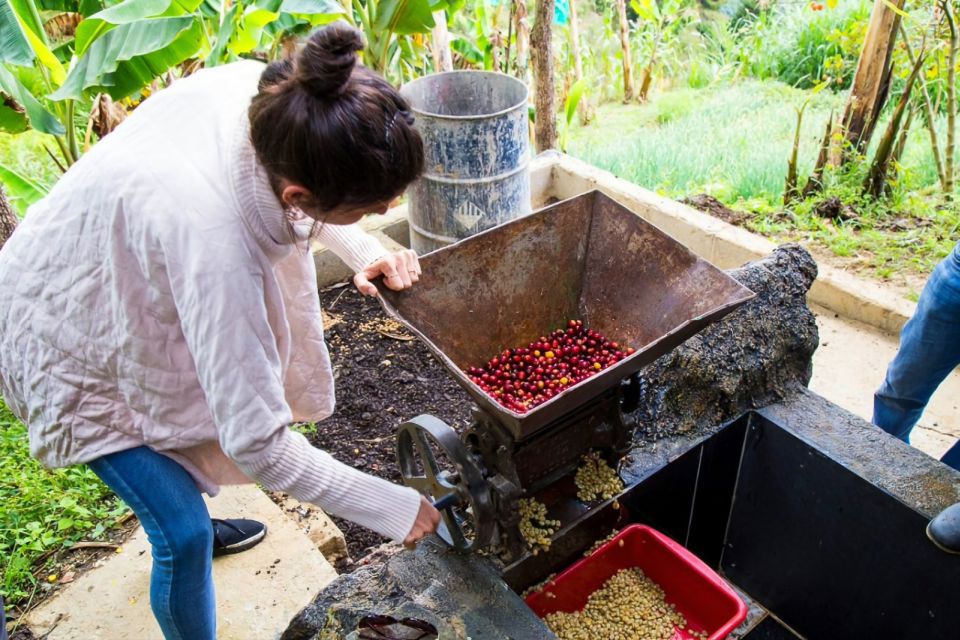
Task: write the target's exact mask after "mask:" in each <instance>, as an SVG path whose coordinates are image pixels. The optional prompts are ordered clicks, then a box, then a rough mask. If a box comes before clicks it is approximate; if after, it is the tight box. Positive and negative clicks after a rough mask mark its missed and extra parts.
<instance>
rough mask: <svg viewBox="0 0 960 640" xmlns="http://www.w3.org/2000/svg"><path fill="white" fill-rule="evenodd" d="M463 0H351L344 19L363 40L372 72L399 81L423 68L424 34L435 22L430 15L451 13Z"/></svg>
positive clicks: (424, 62) (424, 64)
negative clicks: (359, 33) (361, 32)
mask: <svg viewBox="0 0 960 640" xmlns="http://www.w3.org/2000/svg"><path fill="white" fill-rule="evenodd" d="M463 4H464V0H351V12H350V13H348V19H349V20H350V21H351V22H352V24H354V25H355V26H357V27H358V28H360V29H361V30H362V31H363V33H364V36H365V37H366V40H367V48H366V49H365V50H364V52H363V61H364V63H365V64H366V65H367V66H368V67H370V68H372V69H374V70H375V71H377V72H379V73H381V74H383V75H385V76H388V77H392V78H393V79H394V80H403V79H404V78H405V77H409V76H410V75H411V72H412V71H413V70H414V69H417V68H419V69H423V68H425V67H426V60H427V58H428V57H429V55H428V53H429V52H428V50H427V47H426V46H425V43H424V35H425V34H428V33H430V30H431V29H433V27H434V26H435V25H436V23H435V22H434V18H433V14H434V12H436V11H446V12H447V15H448V16H452V14H453V13H455V12H456V11H457V10H458V9H459V8H460V7H462V6H463Z"/></svg>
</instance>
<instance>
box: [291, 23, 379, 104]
mask: <svg viewBox="0 0 960 640" xmlns="http://www.w3.org/2000/svg"><path fill="white" fill-rule="evenodd" d="M364 46H365V43H364V40H363V34H362V33H360V31H358V30H357V29H355V28H353V27H351V26H350V25H348V24H345V23H343V22H335V23H333V24H331V25H328V26H326V27H324V28H323V29H319V30H317V31H315V32H314V33H313V34H312V35H311V36H310V38H309V39H308V40H307V44H306V45H305V46H304V47H303V49H301V50H300V53H299V54H297V63H296V76H295V78H296V80H297V82H299V83H300V84H301V85H303V87H304V88H305V89H306V90H307V91H309V92H310V93H311V94H313V95H314V96H316V97H318V98H319V97H327V96H335V95H337V94H339V93H340V91H341V90H342V89H343V87H344V85H345V84H346V83H347V81H348V80H349V79H350V74H351V73H352V72H353V69H354V67H355V66H356V64H357V52H358V51H363V47H364Z"/></svg>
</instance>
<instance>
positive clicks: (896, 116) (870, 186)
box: [863, 51, 925, 198]
mask: <svg viewBox="0 0 960 640" xmlns="http://www.w3.org/2000/svg"><path fill="white" fill-rule="evenodd" d="M924 55H925V54H924V52H922V51H921V52H920V56H919V58H918V59H917V61H916V62H915V63H914V65H913V70H912V71H911V72H910V77H909V78H907V83H906V84H905V85H904V87H903V93H902V94H900V101H899V102H898V103H897V108H896V109H894V112H893V115H892V116H891V117H890V122H889V123H888V124H887V129H886V131H884V132H883V137H881V138H880V144H878V145H877V151H876V153H875V154H874V157H873V162H872V163H871V164H870V170H869V172H868V173H867V177H866V179H865V180H864V181H863V191H864V192H865V193H869V194H870V195H872V196H873V197H874V198H879V197H880V196H881V195H883V192H884V190H885V189H886V185H887V171H888V168H889V166H890V159H891V157H892V156H893V154H894V152H895V150H896V144H897V134H898V133H899V132H900V123H901V122H902V121H903V114H904V113H906V112H907V106H908V105H909V104H910V92H911V91H912V90H913V84H914V82H916V80H917V76H918V75H919V74H920V70H921V69H922V68H923V59H924ZM911 118H912V116H911Z"/></svg>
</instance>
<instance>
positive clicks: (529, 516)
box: [519, 498, 560, 555]
mask: <svg viewBox="0 0 960 640" xmlns="http://www.w3.org/2000/svg"><path fill="white" fill-rule="evenodd" d="M519 506H520V535H522V536H523V539H524V540H526V541H527V544H528V545H530V548H531V549H532V550H533V555H537V554H538V553H539V552H540V551H541V550H543V551H546V550H547V549H549V548H550V538H551V536H553V534H555V533H556V532H557V529H559V528H560V521H559V520H550V519H549V518H547V508H546V507H545V506H544V505H543V503H542V502H537V501H536V500H534V499H532V498H521V499H520V505H519Z"/></svg>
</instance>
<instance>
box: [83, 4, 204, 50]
mask: <svg viewBox="0 0 960 640" xmlns="http://www.w3.org/2000/svg"><path fill="white" fill-rule="evenodd" d="M199 6H200V0H126V1H125V2H121V3H120V4H117V5H114V6H112V7H110V8H109V9H104V10H103V11H99V12H97V13H95V14H93V15H92V16H90V17H89V18H87V19H86V20H84V21H83V22H81V23H80V26H79V27H77V49H76V51H77V55H78V56H81V55H83V54H84V52H86V50H87V48H88V47H89V46H90V44H91V43H92V42H93V41H94V40H96V39H97V38H98V37H100V36H101V35H103V34H104V33H106V32H107V31H110V30H111V29H113V28H114V27H116V26H118V25H121V24H129V23H131V22H136V21H137V20H143V19H145V18H153V17H157V16H166V17H172V16H183V15H187V14H190V13H193V12H194V11H196V9H197V7H199Z"/></svg>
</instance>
